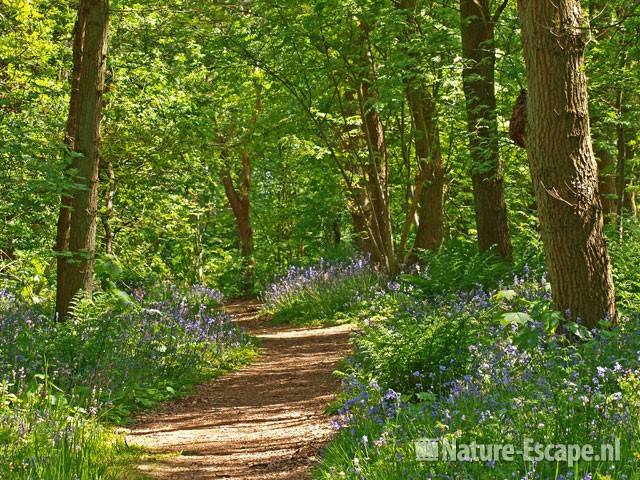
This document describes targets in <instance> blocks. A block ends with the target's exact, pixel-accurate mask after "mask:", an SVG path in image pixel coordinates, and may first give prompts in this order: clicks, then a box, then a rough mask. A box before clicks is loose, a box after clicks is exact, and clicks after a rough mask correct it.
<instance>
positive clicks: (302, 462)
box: [127, 301, 349, 480]
mask: <svg viewBox="0 0 640 480" xmlns="http://www.w3.org/2000/svg"><path fill="white" fill-rule="evenodd" d="M258 308H259V304H257V303H256V302H252V301H243V302H239V303H236V304H231V305H228V306H227V311H228V312H229V313H230V314H231V315H232V316H233V317H234V319H235V320H236V322H237V323H238V324H240V325H242V326H243V327H245V328H247V330H249V331H250V332H251V333H252V334H253V335H255V336H257V337H258V338H260V339H261V342H262V345H261V347H262V348H261V355H260V357H259V358H258V359H257V360H256V362H255V363H253V364H252V365H250V366H249V367H247V368H244V369H242V370H239V371H237V372H234V373H232V374H230V375H227V376H225V377H222V378H220V379H217V380H215V381H213V382H211V383H209V384H207V385H203V386H202V387H200V388H199V389H198V392H197V393H196V394H195V395H193V396H191V397H188V398H185V399H182V400H178V401H175V402H172V403H169V404H167V405H165V406H164V407H163V408H162V409H161V410H160V411H157V412H152V413H150V414H148V415H147V416H144V417H141V418H139V419H138V421H137V423H136V425H135V426H134V427H133V428H132V430H131V432H130V434H129V435H128V437H127V441H128V442H129V443H130V444H136V445H140V446H143V447H145V448H147V449H149V450H151V451H152V452H154V453H167V454H173V455H167V456H161V457H160V459H156V460H154V461H153V462H150V463H147V464H144V465H141V466H140V469H141V470H142V471H143V472H144V473H145V474H147V475H149V476H151V477H152V478H158V479H210V478H215V479H234V480H235V479H246V480H249V479H252V480H258V479H288V480H304V479H306V478H310V477H309V471H310V468H311V467H312V465H313V464H314V462H315V461H316V460H317V458H318V454H319V450H320V448H321V447H322V445H323V444H324V443H325V442H326V441H327V438H328V436H329V434H330V433H331V426H330V421H329V419H328V418H327V417H326V415H324V409H325V407H326V406H327V404H328V403H329V402H330V401H331V399H332V398H333V396H334V395H335V393H336V392H337V391H338V382H337V381H336V379H335V378H334V377H333V376H332V372H333V371H334V370H335V369H336V367H337V366H338V363H339V361H340V359H342V358H344V357H345V356H346V355H347V353H348V350H349V344H348V336H349V327H348V326H339V327H330V328H314V329H301V328H296V329H293V328H287V327H273V326H268V325H265V324H263V323H262V322H260V321H259V320H258V319H257V315H256V314H257V311H258Z"/></svg>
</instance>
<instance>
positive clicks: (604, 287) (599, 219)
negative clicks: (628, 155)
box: [518, 0, 616, 327]
mask: <svg viewBox="0 0 640 480" xmlns="http://www.w3.org/2000/svg"><path fill="white" fill-rule="evenodd" d="M518 8H519V15H520V23H521V27H522V38H523V46H524V54H525V63H526V68H527V83H528V102H527V104H528V132H527V153H528V157H529V164H530V169H531V177H532V180H533V185H534V191H535V196H536V200H537V203H538V212H539V215H540V224H541V236H542V241H543V244H544V250H545V255H546V259H547V267H548V269H549V276H550V280H551V286H552V293H553V300H554V303H555V306H556V308H557V309H558V310H561V311H566V312H569V313H570V315H571V316H572V317H573V318H577V317H579V318H581V319H582V321H584V323H585V324H586V325H587V326H589V327H594V326H596V325H597V324H598V321H599V320H601V319H603V318H604V317H605V316H608V317H609V318H611V319H614V320H615V318H616V309H615V299H614V287H613V280H612V275H611V265H610V262H609V256H608V253H607V245H606V241H605V237H604V233H603V215H602V205H601V203H600V196H599V192H598V169H597V164H596V159H595V156H594V153H593V149H592V145H591V132H590V125H589V109H588V98H587V82H586V78H585V75H584V49H585V38H584V33H583V30H582V25H583V18H582V12H581V9H580V3H579V1H578V0H557V1H555V2H551V1H549V0H540V1H531V0H519V1H518Z"/></svg>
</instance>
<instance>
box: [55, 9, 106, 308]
mask: <svg viewBox="0 0 640 480" xmlns="http://www.w3.org/2000/svg"><path fill="white" fill-rule="evenodd" d="M108 17H109V2H108V0H81V2H80V5H79V10H78V24H77V26H76V32H75V37H74V55H73V60H74V68H73V76H74V78H73V80H72V92H71V103H70V108H69V118H68V124H67V136H68V139H67V142H68V144H69V145H70V146H72V149H73V151H75V152H77V153H78V154H80V155H79V156H76V157H74V159H73V161H72V167H73V169H74V170H75V171H76V172H77V175H76V176H75V178H74V181H75V183H79V184H81V185H82V187H83V188H81V189H78V190H76V191H74V192H73V193H70V194H67V195H65V197H63V199H62V208H61V212H60V217H59V221H58V238H57V242H56V243H57V244H56V250H57V251H58V254H59V255H61V257H65V256H66V258H65V259H64V260H62V261H61V262H59V271H58V285H57V287H58V291H57V297H56V313H57V315H58V318H60V319H64V318H65V317H66V315H67V314H68V312H69V307H70V304H71V300H72V299H73V297H74V295H75V294H76V293H78V292H79V291H81V290H84V291H88V292H90V291H91V290H92V288H93V267H94V260H95V244H96V217H97V210H98V205H97V204H98V168H99V155H98V149H99V143H100V119H101V107H102V92H103V89H104V74H105V66H106V56H107V31H108ZM60 264H62V265H60ZM60 267H61V268H60Z"/></svg>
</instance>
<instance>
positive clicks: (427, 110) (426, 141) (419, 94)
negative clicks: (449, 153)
mask: <svg viewBox="0 0 640 480" xmlns="http://www.w3.org/2000/svg"><path fill="white" fill-rule="evenodd" d="M408 98H409V105H410V108H411V115H412V117H413V122H414V125H415V148H416V156H417V157H418V165H419V168H420V169H421V170H422V172H421V173H422V174H423V178H424V185H423V187H422V191H421V192H420V198H419V208H418V227H417V229H416V238H415V241H414V244H413V247H414V249H423V250H437V249H438V248H440V245H442V240H443V238H444V215H443V192H444V169H443V166H442V152H441V149H440V131H439V129H438V123H437V118H436V105H435V100H434V99H433V97H432V96H431V95H430V94H429V93H428V92H427V90H426V89H417V90H413V91H409V93H408Z"/></svg>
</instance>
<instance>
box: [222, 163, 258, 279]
mask: <svg viewBox="0 0 640 480" xmlns="http://www.w3.org/2000/svg"><path fill="white" fill-rule="evenodd" d="M226 157H227V152H226V151H223V158H225V159H226ZM220 180H221V181H222V185H223V186H224V191H225V194H226V196H227V200H228V201H229V205H230V206H231V210H232V212H233V216H234V219H235V222H236V227H237V229H238V240H239V244H240V255H241V256H242V262H243V264H244V276H245V288H247V289H251V288H252V287H253V228H252V226H251V216H250V214H251V202H250V199H249V191H250V188H251V161H250V158H249V153H248V152H247V151H246V150H243V151H242V177H241V179H240V188H239V191H238V190H236V188H235V187H234V185H233V180H232V178H231V171H230V169H229V168H228V167H225V168H223V170H222V172H221V174H220Z"/></svg>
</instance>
